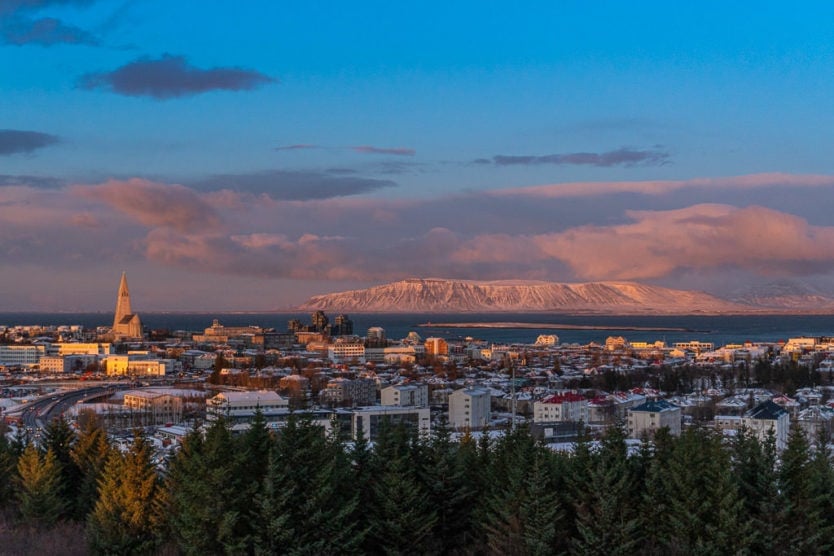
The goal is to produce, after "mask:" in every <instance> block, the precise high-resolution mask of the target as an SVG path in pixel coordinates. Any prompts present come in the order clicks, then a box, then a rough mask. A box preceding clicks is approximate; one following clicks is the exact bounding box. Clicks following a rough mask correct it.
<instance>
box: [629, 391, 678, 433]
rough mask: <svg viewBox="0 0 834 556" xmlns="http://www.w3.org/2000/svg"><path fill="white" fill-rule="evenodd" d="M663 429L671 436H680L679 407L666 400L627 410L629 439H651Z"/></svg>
mask: <svg viewBox="0 0 834 556" xmlns="http://www.w3.org/2000/svg"><path fill="white" fill-rule="evenodd" d="M664 427H666V428H668V429H669V433H670V434H672V435H673V436H680V434H681V408H680V407H678V406H676V405H674V404H671V403H669V402H667V401H666V400H649V401H647V402H645V403H643V404H640V405H638V406H635V407H632V408H631V409H629V410H628V435H629V436H630V437H631V438H642V437H643V436H644V435H647V436H649V437H652V436H654V434H655V433H656V432H657V431H658V429H661V428H664Z"/></svg>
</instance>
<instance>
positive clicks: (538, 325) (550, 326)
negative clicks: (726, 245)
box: [417, 322, 696, 332]
mask: <svg viewBox="0 0 834 556" xmlns="http://www.w3.org/2000/svg"><path fill="white" fill-rule="evenodd" d="M417 326H420V327H422V328H506V329H528V328H532V329H542V330H628V331H639V332H696V331H695V330H692V329H689V328H677V327H666V326H628V325H625V326H602V325H592V324H558V323H543V322H424V323H422V324H418V325H417Z"/></svg>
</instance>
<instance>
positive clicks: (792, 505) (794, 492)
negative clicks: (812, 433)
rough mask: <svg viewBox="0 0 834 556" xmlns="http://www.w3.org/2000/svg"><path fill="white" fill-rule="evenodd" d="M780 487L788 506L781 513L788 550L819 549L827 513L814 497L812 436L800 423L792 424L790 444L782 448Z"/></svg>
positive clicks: (783, 534)
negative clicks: (808, 435)
mask: <svg viewBox="0 0 834 556" xmlns="http://www.w3.org/2000/svg"><path fill="white" fill-rule="evenodd" d="M781 459H782V465H781V466H780V467H779V475H778V480H779V489H780V492H781V494H782V503H783V504H784V509H783V512H782V515H781V516H780V518H781V520H782V522H783V524H784V527H783V530H782V541H783V546H782V548H783V549H784V550H786V551H787V550H792V551H793V550H795V551H797V553H799V554H811V553H815V552H816V551H817V544H818V542H819V540H820V532H821V529H822V526H823V516H822V515H820V513H819V508H818V507H816V506H815V504H814V501H813V498H812V490H811V488H812V468H811V459H810V454H809V446H808V440H807V439H806V438H805V433H804V432H802V429H801V428H800V427H799V426H798V425H794V426H792V427H791V430H790V433H789V435H788V444H787V446H786V448H785V450H784V451H783V452H782V458H781Z"/></svg>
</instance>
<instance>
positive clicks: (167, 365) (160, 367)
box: [103, 355, 177, 376]
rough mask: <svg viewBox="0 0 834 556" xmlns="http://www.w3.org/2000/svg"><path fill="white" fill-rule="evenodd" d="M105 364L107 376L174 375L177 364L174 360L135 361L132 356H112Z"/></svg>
mask: <svg viewBox="0 0 834 556" xmlns="http://www.w3.org/2000/svg"><path fill="white" fill-rule="evenodd" d="M140 357H141V356H140ZM103 363H104V369H105V372H106V374H107V376H121V375H126V376H165V375H166V374H172V373H174V371H175V367H176V363H177V362H176V361H174V360H173V359H147V358H145V357H141V358H140V359H134V358H132V357H131V356H130V355H110V356H108V357H106V358H105V359H104V361H103Z"/></svg>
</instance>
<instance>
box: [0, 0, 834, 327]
mask: <svg viewBox="0 0 834 556" xmlns="http://www.w3.org/2000/svg"><path fill="white" fill-rule="evenodd" d="M302 4H303V5H302ZM633 4H634V3H625V2H596V3H588V2H540V3H534V2H531V3H525V5H524V6H521V7H514V6H510V5H508V4H507V3H505V2H451V3H450V2H442V3H435V2H423V3H420V4H418V5H412V6H407V5H401V4H398V3H390V2H365V3H359V4H345V3H341V2H307V3H283V2H261V1H254V0H253V1H248V2H236V3H232V2H224V1H207V2H196V1H181V2H165V1H155V0H147V1H142V2H139V1H107V0H3V1H2V2H0V76H2V78H0V233H2V239H0V254H2V255H0V256H2V257H3V258H4V259H5V261H4V263H5V264H3V265H2V267H0V310H4V309H5V310H56V309H57V310H84V309H92V310H98V309H106V308H109V306H110V305H111V304H112V299H111V298H112V297H113V295H114V291H115V285H116V284H117V281H118V276H119V273H120V272H121V270H127V271H128V274H129V277H130V282H131V289H132V291H133V292H134V296H135V297H137V303H138V305H137V309H140V308H142V306H143V305H144V307H145V308H147V309H148V310H161V309H206V310H221V309H273V308H280V307H287V306H291V305H293V304H297V303H300V302H302V301H303V300H304V299H305V298H306V297H307V296H309V295H311V294H314V293H322V292H327V291H335V290H340V289H345V288H352V287H365V286H368V285H371V284H375V283H380V282H384V281H388V280H394V279H399V278H406V277H410V276H415V275H423V276H443V277H450V278H467V279H506V278H529V279H540V280H557V281H587V280H640V281H645V282H650V283H658V284H662V285H667V286H672V287H685V288H697V289H704V290H708V291H712V292H715V293H719V294H727V293H732V291H734V290H738V289H743V288H744V287H748V286H755V285H757V284H762V283H767V282H769V281H774V280H794V281H798V282H802V283H807V284H811V285H812V286H814V287H816V288H820V289H822V290H825V291H832V290H834V278H832V277H833V276H834V274H832V270H834V246H831V245H829V243H830V242H829V239H831V238H834V222H832V217H831V216H830V215H829V211H828V209H827V207H828V206H830V201H831V200H832V186H834V159H832V157H831V156H830V153H829V149H828V148H827V145H829V144H831V143H832V139H834V110H831V109H830V104H831V103H832V100H831V99H832V98H834V94H832V93H834V90H832V89H834V83H833V82H832V80H834V71H832V70H834V58H832V49H833V48H834V37H833V36H832V34H834V25H833V23H834V7H832V6H831V5H829V4H827V3H821V2H820V3H813V2H811V3H803V4H802V6H800V7H791V6H788V5H787V4H785V3H776V2H771V3H768V2H756V3H752V2H750V3H726V2H720V3H719V2H701V3H697V4H692V5H677V4H674V5H670V4H669V3H665V2H641V3H637V5H633ZM657 182H659V183H657ZM536 187H538V189H535V188H536ZM566 192H568V193H566ZM740 223H745V225H744V226H742V225H741V224H740ZM608 245H614V246H616V249H614V250H613V251H608V250H607V249H606V248H605V246H608ZM56 277H58V278H61V280H60V283H61V286H60V287H58V286H56V285H55V284H56V280H55V278H56ZM111 290H113V291H111ZM67 292H72V293H73V295H71V296H69V297H70V299H68V296H67ZM140 300H141V301H140Z"/></svg>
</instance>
